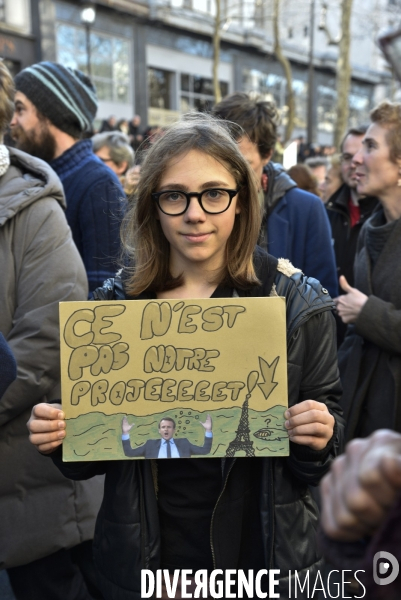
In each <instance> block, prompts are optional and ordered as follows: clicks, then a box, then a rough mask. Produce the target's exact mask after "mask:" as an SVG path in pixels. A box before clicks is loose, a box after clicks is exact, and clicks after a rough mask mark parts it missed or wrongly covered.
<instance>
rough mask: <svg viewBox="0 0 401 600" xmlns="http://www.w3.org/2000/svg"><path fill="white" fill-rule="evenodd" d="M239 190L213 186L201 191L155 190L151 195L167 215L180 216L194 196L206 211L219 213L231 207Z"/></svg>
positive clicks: (214, 213) (212, 213)
mask: <svg viewBox="0 0 401 600" xmlns="http://www.w3.org/2000/svg"><path fill="white" fill-rule="evenodd" d="M238 192H239V190H226V189H223V188H213V189H210V190H204V191H203V192H200V193H198V192H181V191H177V190H168V191H165V192H163V191H162V192H154V193H153V194H151V196H152V199H153V200H154V201H155V202H156V203H157V206H158V207H159V208H160V210H161V211H162V212H163V213H164V214H165V215H170V216H172V217H178V216H179V215H183V214H184V212H185V211H186V210H187V209H188V206H189V203H190V201H191V198H192V197H193V196H195V198H197V200H198V202H199V204H200V205H201V208H202V210H203V211H204V212H205V213H208V214H210V215H218V214H220V213H223V212H225V211H226V210H227V209H228V208H229V206H230V204H231V202H232V199H233V198H234V196H236V195H237V194H238Z"/></svg>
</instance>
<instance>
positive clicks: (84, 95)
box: [15, 62, 97, 138]
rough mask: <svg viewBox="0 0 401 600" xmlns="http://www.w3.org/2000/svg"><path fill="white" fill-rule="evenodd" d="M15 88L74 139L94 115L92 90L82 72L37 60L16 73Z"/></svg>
mask: <svg viewBox="0 0 401 600" xmlns="http://www.w3.org/2000/svg"><path fill="white" fill-rule="evenodd" d="M15 88H16V90H17V91H19V92H22V93H23V94H25V96H26V97H27V98H28V99H29V100H30V101H31V102H32V104H34V105H35V107H36V108H37V109H38V111H39V112H40V113H41V114H42V115H43V116H44V117H46V118H47V119H49V121H50V122H51V123H53V125H55V127H57V128H58V129H61V131H64V132H65V133H68V134H69V135H71V136H73V137H74V138H79V137H81V134H82V133H83V132H84V131H86V130H88V129H90V127H91V125H92V122H93V119H94V118H95V116H96V111H97V97H96V90H95V88H94V86H93V85H92V82H91V80H90V79H89V77H87V76H86V75H85V74H84V73H82V71H78V70H75V69H71V68H69V67H63V66H62V65H60V64H58V63H53V62H41V63H37V64H35V65H32V66H30V67H27V68H26V69H24V70H23V71H21V72H20V73H18V75H17V76H16V77H15Z"/></svg>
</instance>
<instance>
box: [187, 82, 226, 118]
mask: <svg viewBox="0 0 401 600" xmlns="http://www.w3.org/2000/svg"><path fill="white" fill-rule="evenodd" d="M220 93H221V95H222V97H224V96H227V94H228V83H227V82H225V81H220ZM213 105H214V91H213V81H212V80H211V79H209V78H207V77H200V76H198V75H189V74H187V73H181V94H180V110H181V112H182V113H184V112H189V111H191V110H198V111H200V112H204V111H209V110H211V108H212V107H213Z"/></svg>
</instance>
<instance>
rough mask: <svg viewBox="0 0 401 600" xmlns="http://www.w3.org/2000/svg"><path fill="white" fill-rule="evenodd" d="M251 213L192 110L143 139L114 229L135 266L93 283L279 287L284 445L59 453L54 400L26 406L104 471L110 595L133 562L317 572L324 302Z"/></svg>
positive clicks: (214, 293) (198, 293)
mask: <svg viewBox="0 0 401 600" xmlns="http://www.w3.org/2000/svg"><path fill="white" fill-rule="evenodd" d="M260 223H261V214H260V206H259V200H258V191H257V187H256V183H255V181H254V176H253V173H252V171H251V169H250V167H249V165H248V164H247V162H246V161H245V160H244V158H243V157H242V155H241V153H240V152H239V150H238V148H237V145H236V143H235V142H234V141H233V139H232V138H231V136H230V134H229V132H228V130H227V127H226V125H225V124H224V123H221V122H219V121H216V120H213V119H211V118H210V117H207V116H202V115H197V116H196V115H189V116H188V117H187V118H186V119H185V120H183V121H181V122H179V123H177V124H175V125H173V126H172V127H171V128H170V129H169V130H168V131H167V132H166V133H165V135H164V137H162V138H160V139H159V140H158V141H157V142H156V143H155V144H154V145H153V146H152V147H151V148H150V149H149V151H148V154H147V156H146V159H145V161H144V163H143V166H142V171H141V180H140V183H139V186H138V190H137V197H136V201H135V202H134V205H133V207H132V208H131V211H130V213H129V214H128V215H127V218H126V224H125V225H126V226H125V229H124V230H123V243H124V247H125V249H126V252H127V253H128V257H129V262H130V266H129V267H126V268H124V269H123V272H122V274H121V276H120V277H117V278H116V279H115V280H109V281H107V282H106V283H105V285H104V287H103V288H100V289H99V290H98V291H97V292H96V293H95V297H96V298H97V299H101V300H105V299H119V300H121V299H133V300H134V299H150V298H158V299H163V298H168V299H171V298H209V297H212V298H227V297H232V296H269V295H271V296H275V295H278V296H285V297H286V300H287V347H288V393H289V409H288V411H287V412H286V414H285V416H286V419H287V420H286V423H285V426H286V428H287V430H288V433H289V437H290V456H289V457H287V458H253V459H247V458H230V459H223V460H210V459H203V458H201V459H196V460H187V461H186V460H181V461H173V460H157V461H147V460H141V461H115V462H113V461H110V462H93V463H62V462H61V458H60V450H59V449H58V451H57V448H58V446H60V444H62V440H63V437H64V435H65V433H64V429H65V421H64V420H63V419H64V414H63V413H62V412H61V406H55V405H48V404H39V405H37V406H36V407H35V408H34V410H33V413H32V417H31V419H30V422H29V429H30V432H31V436H30V438H31V441H32V443H33V444H35V445H36V446H37V447H38V449H39V450H40V451H41V452H43V453H45V454H50V453H52V455H53V459H54V461H55V462H56V464H57V465H58V466H59V468H60V469H61V471H62V472H63V473H64V474H65V475H66V476H67V477H70V478H72V479H85V478H89V477H92V476H93V475H96V474H99V473H105V474H106V482H105V495H104V500H103V505H102V508H101V510H100V513H99V516H98V521H97V527H96V532H95V539H94V557H95V562H96V565H97V567H98V570H99V583H100V586H101V589H102V592H103V594H104V596H105V598H106V599H110V600H111V599H113V600H128V599H129V600H134V599H139V598H141V569H150V570H152V571H156V570H157V569H161V568H162V569H169V570H170V571H172V570H174V569H191V570H192V573H194V571H196V570H199V569H206V570H208V571H209V572H210V571H212V570H213V569H222V570H226V569H243V570H248V569H253V570H254V573H255V574H256V572H257V571H260V570H261V569H267V570H268V569H279V570H280V575H279V579H280V586H279V588H280V593H281V594H284V596H282V597H287V595H288V594H289V591H288V590H289V585H292V583H291V582H292V581H293V577H294V571H297V572H298V576H299V577H300V578H301V581H303V579H304V578H305V576H306V574H307V571H309V576H310V579H311V581H314V577H315V576H316V574H317V571H318V569H319V568H320V566H321V562H320V557H319V554H318V552H317V549H316V546H315V529H316V526H317V519H318V516H317V510H316V507H315V505H314V503H313V500H312V499H311V497H310V494H309V491H308V484H312V485H316V484H317V483H318V482H319V480H320V479H321V478H322V476H323V475H324V474H325V473H326V472H327V471H328V469H329V466H330V463H331V461H332V459H333V458H334V457H335V455H336V454H337V453H338V450H339V446H340V445H341V431H342V424H341V417H340V416H339V414H340V409H339V407H338V404H337V400H338V398H339V395H340V384H339V379H338V373H337V364H336V343H335V330H334V320H333V317H332V315H331V309H332V308H333V305H332V301H331V299H330V298H329V297H328V295H327V291H326V290H324V289H322V287H321V286H320V284H319V283H318V282H317V281H316V280H314V279H307V278H306V277H304V276H303V274H302V273H301V272H300V271H299V270H297V269H295V268H294V267H293V266H292V265H291V264H290V263H289V262H288V261H285V260H279V261H277V259H275V258H273V257H272V256H269V255H267V254H265V253H264V252H263V251H262V250H260V249H258V247H257V246H256V242H257V239H258V235H259V228H260ZM239 343H241V341H240V340H239ZM60 510H62V507H60ZM289 570H291V571H292V574H291V573H289ZM276 577H277V575H276ZM264 579H267V578H264ZM262 582H263V580H262ZM266 585H267V584H266ZM266 589H268V586H267V588H266ZM275 591H276V592H277V591H278V590H277V588H276V589H275ZM299 593H300V591H299V589H298V594H299ZM301 594H302V593H301ZM176 597H177V598H180V597H181V595H180V594H179V593H178V595H176ZM220 597H221V596H220ZM255 597H256V593H255ZM298 597H301V595H300V596H298Z"/></svg>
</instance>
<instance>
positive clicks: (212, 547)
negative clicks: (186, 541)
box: [210, 458, 236, 569]
mask: <svg viewBox="0 0 401 600" xmlns="http://www.w3.org/2000/svg"><path fill="white" fill-rule="evenodd" d="M235 462H236V458H234V459H233V461H232V463H231V466H230V468H229V470H228V473H227V475H226V478H225V480H224V486H223V489H222V490H221V492H220V495H219V497H218V498H217V502H216V504H215V507H214V509H213V513H212V520H211V521H210V548H211V550H212V559H213V568H214V569H215V568H216V556H215V553H214V546H213V521H214V515H215V513H216V508H217V505H218V503H219V502H220V499H221V497H222V495H223V494H224V491H225V489H226V487H227V481H228V477H229V475H230V473H231V470H232V468H233V466H234V463H235Z"/></svg>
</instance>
